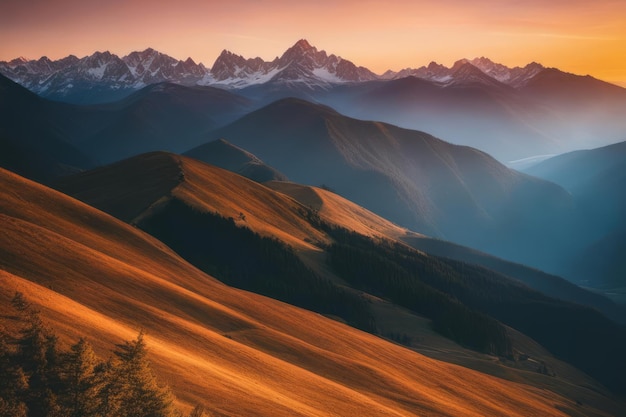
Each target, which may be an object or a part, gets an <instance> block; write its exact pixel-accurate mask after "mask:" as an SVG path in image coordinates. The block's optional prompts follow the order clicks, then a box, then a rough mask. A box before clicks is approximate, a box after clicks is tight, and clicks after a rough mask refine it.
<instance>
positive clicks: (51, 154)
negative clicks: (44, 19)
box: [0, 75, 95, 181]
mask: <svg viewBox="0 0 626 417" xmlns="http://www.w3.org/2000/svg"><path fill="white" fill-rule="evenodd" d="M59 106H61V107H63V106H62V105H59ZM0 166H2V167H5V168H8V169H11V170H13V171H15V172H17V173H19V174H21V175H24V176H27V177H29V178H33V179H36V180H39V181H50V180H51V179H53V178H55V177H58V176H60V175H63V174H68V173H71V172H76V171H78V170H80V169H84V168H90V167H93V166H95V159H94V158H91V157H89V156H88V155H87V154H86V153H83V152H81V151H80V150H79V149H77V148H76V147H75V146H72V145H71V144H70V143H69V142H68V140H67V138H66V137H65V136H64V135H63V134H62V132H60V131H59V129H58V128H57V125H56V120H55V118H54V117H53V112H52V108H51V107H50V106H49V103H48V102H47V101H46V100H44V99H41V98H39V97H38V96H37V95H35V94H34V93H31V92H30V91H28V90H26V89H25V88H23V87H22V86H20V85H18V84H16V83H14V82H13V81H11V80H9V79H7V78H6V77H4V76H2V75H0Z"/></svg>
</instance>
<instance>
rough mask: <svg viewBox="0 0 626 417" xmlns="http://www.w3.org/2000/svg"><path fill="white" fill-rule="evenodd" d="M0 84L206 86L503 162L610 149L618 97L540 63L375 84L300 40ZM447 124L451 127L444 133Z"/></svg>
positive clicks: (392, 75) (137, 58)
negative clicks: (414, 133) (396, 130)
mask: <svg viewBox="0 0 626 417" xmlns="http://www.w3.org/2000/svg"><path fill="white" fill-rule="evenodd" d="M0 72H1V73H3V74H4V75H6V76H7V77H9V78H11V79H13V80H14V81H16V82H19V83H20V84H22V85H24V86H26V87H28V88H30V89H31V90H32V91H34V92H36V93H37V94H40V95H42V96H44V97H48V98H52V99H54V100H62V101H69V102H74V103H101V102H105V101H113V100H118V99H121V98H123V97H126V96H128V95H129V94H131V93H132V92H135V91H138V90H139V89H141V88H144V87H146V86H147V85H151V84H155V83H161V82H169V83H174V84H179V85H185V86H209V85H212V86H215V87H219V88H223V89H230V90H234V91H236V92H238V93H239V94H242V95H245V96H246V97H248V98H249V99H252V100H254V101H256V102H258V104H259V106H260V105H265V104H269V103H271V102H273V101H275V100H278V99H282V98H286V97H299V98H303V99H306V100H309V101H316V102H321V103H324V104H327V105H329V106H331V107H333V108H335V109H337V110H339V111H341V112H342V113H344V114H346V115H348V116H351V117H356V118H362V119H369V120H381V121H385V122H388V123H392V124H395V125H398V126H401V127H404V128H409V129H416V130H422V131H426V132H429V133H431V134H434V135H435V136H437V137H442V138H445V139H446V140H448V141H450V142H453V143H457V144H462V145H468V146H472V147H475V148H478V149H481V150H483V151H486V152H488V153H489V154H491V155H493V156H495V157H496V158H498V159H499V160H500V161H503V162H508V161H514V160H519V159H522V158H528V157H533V156H536V155H546V154H559V153H563V152H568V151H571V150H575V149H581V148H589V147H597V146H602V145H607V144H610V143H614V142H617V141H619V140H621V139H622V138H623V137H622V135H623V132H624V130H626V122H625V121H624V119H623V117H621V115H622V114H624V112H625V111H626V90H624V89H623V88H621V87H618V86H615V85H612V84H608V83H605V82H602V81H600V80H597V79H595V78H593V77H590V76H579V75H574V74H568V73H564V72H562V71H560V70H558V69H556V68H545V67H543V66H542V65H541V64H538V63H534V62H533V63H530V64H528V65H527V66H525V67H515V68H509V67H507V66H505V65H502V64H498V63H495V62H493V61H491V60H489V59H488V58H485V57H481V58H475V59H472V60H468V59H461V60H459V61H457V62H456V63H455V64H454V65H453V66H451V67H450V68H448V67H445V66H443V65H440V64H437V63H435V62H432V63H430V64H429V65H428V66H424V67H420V68H417V69H412V68H407V69H404V70H401V71H398V72H394V71H387V72H386V73H385V74H383V75H380V76H378V75H376V74H374V73H372V72H371V71H370V70H368V69H367V68H364V67H360V66H358V65H356V64H354V63H352V62H351V61H348V60H346V59H343V58H341V57H338V56H336V55H334V54H327V53H326V52H325V51H323V50H318V49H317V48H316V47H314V46H312V45H311V44H309V43H308V42H307V41H306V40H304V39H301V40H299V41H298V42H296V43H295V44H294V45H293V46H292V47H290V48H288V49H287V50H286V51H285V52H284V53H283V54H282V55H281V56H280V57H276V58H275V59H274V60H272V61H264V60H263V59H261V58H245V57H243V56H240V55H237V54H235V53H233V52H230V51H226V50H224V51H223V52H222V53H221V54H220V56H219V57H218V58H217V59H216V61H215V62H214V64H213V66H212V67H211V68H210V69H209V68H207V67H205V66H204V65H202V64H196V63H195V62H194V61H193V60H191V58H189V59H187V60H186V61H179V60H176V59H174V58H172V57H169V56H167V55H165V54H162V53H160V52H158V51H155V50H153V49H150V48H149V49H146V50H144V51H141V52H132V53H131V54H129V55H127V56H125V57H122V58H120V57H118V56H116V55H114V54H111V53H109V52H96V53H94V54H93V55H91V56H88V57H84V58H80V59H79V58H77V57H74V56H69V57H67V58H64V59H61V60H58V61H51V60H49V59H48V58H46V57H42V58H41V59H39V60H31V61H29V60H25V59H23V58H19V59H15V60H13V61H10V62H1V63H0ZM452 120H453V121H454V122H451V121H452Z"/></svg>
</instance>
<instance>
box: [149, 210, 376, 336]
mask: <svg viewBox="0 0 626 417" xmlns="http://www.w3.org/2000/svg"><path fill="white" fill-rule="evenodd" d="M239 218H240V219H242V215H240V216H239ZM138 226H139V227H140V228H142V229H143V230H145V231H146V232H148V233H150V234H151V235H153V236H155V237H156V238H158V239H159V240H161V241H162V242H164V243H166V244H167V245H168V246H169V247H171V248H172V249H174V250H175V251H176V252H177V253H178V254H179V255H181V256H182V257H183V258H185V259H186V260H187V261H189V262H190V263H191V264H193V265H195V266H196V267H198V268H200V269H201V270H203V271H205V272H207V273H208V274H210V275H212V276H214V277H216V278H217V279H219V280H221V281H222V282H224V283H226V284H228V285H232V286H234V287H237V288H242V289H245V290H248V291H253V292H256V293H258V294H263V295H266V296H268V297H272V298H275V299H278V300H281V301H285V302H287V303H290V304H293V305H296V306H299V307H302V308H306V309H308V310H311V311H315V312H318V313H321V314H328V315H333V316H337V317H340V318H342V319H343V320H345V321H346V322H347V323H348V324H350V325H352V326H354V327H356V328H359V329H362V330H365V331H368V332H375V331H376V326H375V322H374V319H373V316H372V314H371V311H370V307H369V303H368V302H367V301H366V300H365V299H363V298H362V297H360V296H359V295H357V294H354V293H353V292H349V291H347V290H346V289H344V288H342V287H340V286H338V285H336V284H334V283H333V282H331V281H330V280H328V279H325V278H322V277H320V276H319V275H318V274H316V273H315V272H314V271H313V270H311V269H310V268H308V267H307V266H306V265H305V264H304V263H303V262H302V260H301V259H300V258H299V257H298V255H297V254H296V253H295V252H294V251H293V249H292V248H291V247H290V246H288V245H286V244H284V243H282V242H280V241H279V240H277V239H272V238H268V237H263V236H261V235H259V234H258V233H255V232H253V231H252V230H250V229H249V228H248V227H245V226H243V225H238V224H237V223H236V222H235V220H234V219H232V218H224V217H222V216H220V215H218V214H212V213H206V212H200V211H197V210H194V209H193V208H191V207H190V206H188V205H186V204H185V203H183V202H181V201H178V200H172V201H170V202H169V203H168V204H167V205H166V206H165V207H163V208H161V209H160V211H159V212H157V213H155V214H153V215H152V216H150V217H148V218H145V219H144V220H142V221H141V223H139V224H138Z"/></svg>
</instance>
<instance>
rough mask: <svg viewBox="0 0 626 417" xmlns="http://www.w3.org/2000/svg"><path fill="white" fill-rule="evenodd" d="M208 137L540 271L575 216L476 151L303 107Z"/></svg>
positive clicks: (285, 107)
mask: <svg viewBox="0 0 626 417" xmlns="http://www.w3.org/2000/svg"><path fill="white" fill-rule="evenodd" d="M206 138H207V140H213V139H219V138H224V139H226V140H228V141H229V142H231V143H233V144H234V145H237V146H239V147H241V148H243V149H246V150H247V151H249V152H252V153H253V154H254V155H256V156H257V157H259V158H261V159H262V160H263V161H265V162H266V163H267V164H269V165H270V166H272V167H274V168H276V169H278V170H279V171H280V172H282V173H284V174H285V175H287V176H288V177H289V178H290V179H291V180H293V181H295V182H298V183H302V184H309V185H318V186H319V185H326V186H329V187H330V188H332V189H333V190H335V191H336V192H337V193H339V194H340V195H342V196H344V197H346V198H348V199H350V200H352V201H354V202H355V203H357V204H359V205H362V206H364V207H366V208H368V209H370V210H372V211H374V212H375V213H377V214H378V215H381V216H382V217H385V218H387V219H390V220H392V221H394V222H396V223H398V224H400V225H402V226H405V227H408V228H410V229H412V230H415V231H417V232H420V233H424V234H427V235H430V236H435V237H441V238H445V239H447V240H452V241H455V242H457V243H462V244H465V245H469V246H472V247H476V248H478V249H482V250H486V251H488V252H491V253H495V254H497V255H499V256H503V257H505V258H507V259H514V260H517V261H522V262H529V261H532V262H531V263H532V264H533V265H535V266H543V267H546V266H548V263H547V262H549V261H550V259H552V257H553V254H554V253H553V252H554V251H553V248H554V247H555V244H556V243H557V242H555V241H549V240H550V237H549V236H553V237H554V236H558V235H559V233H557V230H558V232H560V231H561V230H560V229H559V228H561V227H565V226H566V224H568V223H565V221H566V220H568V216H569V215H570V214H571V213H570V209H571V208H572V202H571V198H570V196H569V195H568V194H567V193H566V192H565V191H564V190H563V189H562V188H560V187H558V186H555V185H554V184H552V183H548V182H544V181H540V180H538V179H535V178H532V177H529V176H526V175H523V174H520V173H518V172H516V171H512V170H509V169H507V168H506V167H504V166H503V165H501V164H500V163H498V162H497V161H496V160H494V159H493V158H491V157H489V156H488V155H486V154H484V153H482V152H480V151H478V150H476V149H472V148H467V147H461V146H456V145H451V144H449V143H446V142H444V141H441V140H439V139H436V138H434V137H432V136H430V135H428V134H426V133H422V132H417V131H410V130H406V129H401V128H398V127H395V126H392V125H387V124H384V123H377V122H367V121H360V120H356V119H351V118H348V117H345V116H342V115H341V114H339V113H337V112H335V111H334V110H332V109H330V108H328V107H324V106H320V105H315V104H312V103H309V102H306V101H302V100H297V99H285V100H281V101H278V102H275V103H273V104H271V105H269V106H267V107H264V108H263V109H260V110H258V111H255V112H253V113H250V114H248V115H247V116H244V117H243V118H241V119H239V120H238V121H236V122H234V123H232V124H230V125H228V126H226V127H224V128H221V129H218V130H216V131H214V132H212V133H211V134H209V135H208V136H207V137H206ZM202 154H203V147H198V148H196V149H194V150H191V151H189V152H188V153H187V155H189V156H192V157H199V158H201V157H202ZM550 231H554V233H551V232H550ZM558 243H559V245H560V243H561V242H558ZM559 247H560V246H559Z"/></svg>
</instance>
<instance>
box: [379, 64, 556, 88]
mask: <svg viewBox="0 0 626 417" xmlns="http://www.w3.org/2000/svg"><path fill="white" fill-rule="evenodd" d="M543 69H545V67H544V66H543V65H541V64H538V63H536V62H532V63H530V64H528V65H526V66H525V67H514V68H509V67H507V66H506V65H502V64H498V63H495V62H493V61H491V60H490V59H488V58H485V57H480V58H474V59H472V60H468V59H460V60H458V61H456V62H455V63H454V65H452V67H450V68H448V67H446V66H445V65H441V64H438V63H436V62H434V61H433V62H431V63H430V64H428V65H427V66H422V67H419V68H405V69H403V70H400V71H397V72H395V71H391V70H389V71H387V72H385V73H384V74H383V75H382V76H381V78H382V79H385V80H397V79H400V78H406V77H416V78H421V79H424V80H428V81H432V82H435V83H440V84H444V85H447V84H459V83H464V82H468V81H469V82H472V81H479V82H482V83H487V84H493V82H494V81H497V82H499V83H502V84H506V85H509V86H511V87H514V88H519V87H522V86H524V85H526V83H527V82H528V81H529V80H530V79H532V78H533V77H534V76H535V75H537V74H538V73H539V72H540V71H542V70H543ZM477 77H478V78H477Z"/></svg>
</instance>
